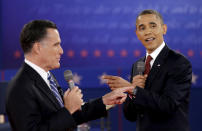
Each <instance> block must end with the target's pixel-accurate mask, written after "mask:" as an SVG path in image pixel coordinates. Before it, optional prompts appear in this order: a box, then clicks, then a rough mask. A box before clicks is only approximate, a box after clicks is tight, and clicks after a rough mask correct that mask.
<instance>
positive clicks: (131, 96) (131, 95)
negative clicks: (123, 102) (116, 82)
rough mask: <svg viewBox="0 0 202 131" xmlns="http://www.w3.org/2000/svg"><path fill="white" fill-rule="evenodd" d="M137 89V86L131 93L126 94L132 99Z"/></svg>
mask: <svg viewBox="0 0 202 131" xmlns="http://www.w3.org/2000/svg"><path fill="white" fill-rule="evenodd" d="M137 90H138V89H137V88H134V89H133V93H132V94H129V95H128V96H129V97H130V99H133V98H135V97H136V94H137Z"/></svg>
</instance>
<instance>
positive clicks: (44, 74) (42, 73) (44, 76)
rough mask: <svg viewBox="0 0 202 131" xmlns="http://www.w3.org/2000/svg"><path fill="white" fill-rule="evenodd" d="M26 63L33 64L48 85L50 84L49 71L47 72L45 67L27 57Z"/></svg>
mask: <svg viewBox="0 0 202 131" xmlns="http://www.w3.org/2000/svg"><path fill="white" fill-rule="evenodd" d="M25 63H26V64H28V65H29V66H31V67H32V68H33V69H34V70H35V71H36V72H37V73H38V74H39V75H40V76H41V77H42V78H43V80H44V81H45V82H46V83H47V85H49V82H48V80H47V78H48V73H49V71H48V72H46V71H45V70H44V69H42V68H41V67H39V66H38V65H36V64H34V63H32V62H31V61H29V60H27V59H25Z"/></svg>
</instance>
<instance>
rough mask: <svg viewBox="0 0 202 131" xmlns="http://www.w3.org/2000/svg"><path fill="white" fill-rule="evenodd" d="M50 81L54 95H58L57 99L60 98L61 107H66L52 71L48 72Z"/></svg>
mask: <svg viewBox="0 0 202 131" xmlns="http://www.w3.org/2000/svg"><path fill="white" fill-rule="evenodd" d="M48 81H49V83H50V88H51V91H52V92H53V94H54V96H55V97H56V99H57V100H58V102H59V104H60V106H61V107H64V104H63V101H62V98H61V96H60V94H59V92H58V89H57V85H56V83H55V81H54V79H53V77H52V75H51V74H50V73H48Z"/></svg>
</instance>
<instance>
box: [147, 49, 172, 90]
mask: <svg viewBox="0 0 202 131" xmlns="http://www.w3.org/2000/svg"><path fill="white" fill-rule="evenodd" d="M168 52H169V48H168V47H167V45H166V46H165V47H164V48H163V49H162V51H161V52H160V53H159V55H158V56H157V58H156V60H155V61H154V64H153V66H152V69H151V70H150V73H149V76H148V78H147V81H146V87H145V88H148V87H150V85H151V84H152V81H153V80H154V78H155V77H156V75H157V74H158V73H159V71H160V70H161V69H162V67H163V65H164V64H165V59H166V58H167V55H168Z"/></svg>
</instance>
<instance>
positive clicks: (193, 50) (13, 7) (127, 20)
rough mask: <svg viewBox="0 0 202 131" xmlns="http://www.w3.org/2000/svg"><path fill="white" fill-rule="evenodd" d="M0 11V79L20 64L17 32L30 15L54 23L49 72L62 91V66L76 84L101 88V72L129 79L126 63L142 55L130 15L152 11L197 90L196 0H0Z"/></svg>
mask: <svg viewBox="0 0 202 131" xmlns="http://www.w3.org/2000/svg"><path fill="white" fill-rule="evenodd" d="M0 9H1V10H0V18H1V21H0V28H1V30H0V73H1V74H0V81H9V80H10V79H11V78H12V77H13V76H14V75H15V73H16V71H17V69H18V68H19V67H20V65H21V63H22V62H23V59H24V57H23V53H22V50H21V48H20V43H19V34H20V31H21V29H22V27H23V25H24V24H25V23H27V22H29V21H31V20H33V19H49V20H52V21H54V22H55V23H56V24H57V25H58V28H59V31H60V35H61V39H62V43H61V45H62V47H63V49H64V54H63V56H62V59H61V68H60V69H57V70H54V71H53V73H54V74H55V75H56V77H57V79H58V81H59V83H60V84H61V86H62V87H63V88H64V89H65V88H66V87H67V86H66V83H65V81H64V79H63V72H64V70H66V69H70V70H72V71H73V74H74V81H75V82H76V83H77V84H79V86H80V87H81V88H98V87H99V88H100V87H101V88H107V86H106V85H105V84H104V82H105V81H103V80H101V79H100V77H101V76H102V75H103V74H110V75H120V76H122V77H124V78H125V79H128V80H129V75H130V69H131V66H132V63H134V62H135V61H136V60H137V59H138V58H140V57H141V56H144V55H145V49H144V47H143V46H142V44H141V43H140V42H139V41H138V40H137V37H136V35H135V33H134V30H135V19H136V16H137V14H138V13H139V12H140V11H142V10H143V9H156V10H157V11H159V12H160V13H161V14H162V15H163V18H164V22H165V23H166V24H167V25H168V32H167V34H166V36H165V42H166V44H167V45H168V46H169V47H170V48H172V49H174V50H177V51H178V52H181V53H182V54H184V55H185V56H186V57H187V58H188V59H189V60H190V61H191V63H192V66H193V79H192V83H193V86H192V88H202V78H201V77H202V68H201V66H202V37H201V31H202V1H201V0H192V1H190V0H175V1H173V0H144V1H141V0H32V1H31V0H18V1H13V0H1V1H0ZM97 93H98V94H99V92H97Z"/></svg>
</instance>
